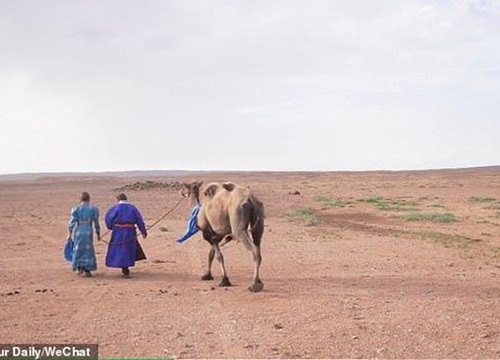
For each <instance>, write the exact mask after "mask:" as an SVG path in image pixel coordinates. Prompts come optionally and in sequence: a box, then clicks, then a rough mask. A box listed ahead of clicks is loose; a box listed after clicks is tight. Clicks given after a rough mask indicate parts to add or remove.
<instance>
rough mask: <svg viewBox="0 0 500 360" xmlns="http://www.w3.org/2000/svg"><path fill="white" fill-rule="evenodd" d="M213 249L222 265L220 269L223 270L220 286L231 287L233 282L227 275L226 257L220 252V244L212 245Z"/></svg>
mask: <svg viewBox="0 0 500 360" xmlns="http://www.w3.org/2000/svg"><path fill="white" fill-rule="evenodd" d="M212 249H214V251H215V255H216V256H217V260H218V261H219V263H220V267H221V270H222V281H221V282H220V283H219V286H231V282H230V281H229V279H228V277H227V274H226V266H225V265H224V256H223V255H222V252H221V251H220V247H219V244H218V243H214V244H213V245H212Z"/></svg>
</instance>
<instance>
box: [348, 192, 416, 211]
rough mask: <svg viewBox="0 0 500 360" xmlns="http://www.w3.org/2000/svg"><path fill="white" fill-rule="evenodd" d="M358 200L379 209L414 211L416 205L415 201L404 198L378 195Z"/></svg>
mask: <svg viewBox="0 0 500 360" xmlns="http://www.w3.org/2000/svg"><path fill="white" fill-rule="evenodd" d="M358 201H360V202H365V203H368V204H372V205H373V206H375V207H376V208H377V209H379V210H383V211H416V210H418V209H417V208H416V206H417V205H418V203H417V202H415V201H408V200H406V199H401V198H399V199H385V198H383V197H382V196H379V195H370V196H368V197H367V198H364V199H359V200H358Z"/></svg>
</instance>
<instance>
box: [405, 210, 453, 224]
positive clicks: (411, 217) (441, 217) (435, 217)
mask: <svg viewBox="0 0 500 360" xmlns="http://www.w3.org/2000/svg"><path fill="white" fill-rule="evenodd" d="M399 217H400V218H401V219H404V220H407V221H422V220H423V221H432V222H436V223H449V222H455V221H457V218H456V217H455V215H453V214H450V213H422V212H412V213H409V214H404V215H401V216H399Z"/></svg>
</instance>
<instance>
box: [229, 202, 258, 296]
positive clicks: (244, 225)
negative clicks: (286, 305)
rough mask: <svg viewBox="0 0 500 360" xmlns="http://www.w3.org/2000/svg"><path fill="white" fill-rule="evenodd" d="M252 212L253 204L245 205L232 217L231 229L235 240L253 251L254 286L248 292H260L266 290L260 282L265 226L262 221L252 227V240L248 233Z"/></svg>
mask: <svg viewBox="0 0 500 360" xmlns="http://www.w3.org/2000/svg"><path fill="white" fill-rule="evenodd" d="M252 210H253V209H252V204H250V203H244V204H243V205H242V206H241V207H239V208H238V209H237V210H236V211H235V212H234V213H233V214H232V216H231V229H232V230H233V235H234V238H235V239H237V240H239V241H242V242H243V244H244V245H245V247H246V248H247V249H249V250H251V251H252V255H253V260H254V266H255V268H254V273H253V281H252V285H250V286H249V287H248V290H250V291H252V292H259V291H261V290H262V289H263V288H264V283H263V282H262V281H261V280H260V276H259V269H260V264H261V262H262V255H261V253H260V240H261V239H262V234H263V232H264V224H263V222H261V221H260V222H258V223H256V224H254V226H252V228H251V232H252V238H253V239H252V238H251V237H250V235H249V233H248V224H249V221H250V217H251V212H252Z"/></svg>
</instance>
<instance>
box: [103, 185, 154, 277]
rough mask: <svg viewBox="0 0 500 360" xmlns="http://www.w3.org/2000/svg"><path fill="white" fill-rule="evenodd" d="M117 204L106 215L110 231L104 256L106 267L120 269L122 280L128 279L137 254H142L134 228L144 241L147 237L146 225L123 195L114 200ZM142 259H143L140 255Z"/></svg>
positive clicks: (138, 212)
mask: <svg viewBox="0 0 500 360" xmlns="http://www.w3.org/2000/svg"><path fill="white" fill-rule="evenodd" d="M116 199H117V200H118V203H117V204H116V205H114V206H113V207H111V209H109V210H108V211H107V213H106V216H105V222H106V227H107V228H108V229H110V230H111V231H112V232H111V240H110V241H109V247H108V252H107V254H106V266H107V267H112V268H121V269H122V275H123V277H124V278H127V279H128V278H130V269H129V268H130V267H133V266H134V265H135V262H136V260H140V259H141V258H137V257H136V256H137V254H138V252H139V253H142V249H141V248H140V244H139V242H138V241H137V233H136V226H137V228H138V229H139V231H140V232H141V234H142V237H143V238H144V239H145V238H146V237H147V236H148V232H147V229H146V225H145V224H144V220H143V218H142V215H141V213H140V211H139V210H138V209H137V207H135V206H134V205H133V204H131V203H129V202H128V200H127V196H126V195H125V194H119V195H118V196H117V198H116ZM142 256H143V257H142V259H144V258H145V256H144V255H142Z"/></svg>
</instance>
